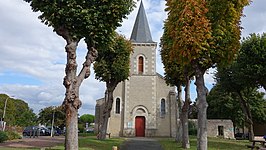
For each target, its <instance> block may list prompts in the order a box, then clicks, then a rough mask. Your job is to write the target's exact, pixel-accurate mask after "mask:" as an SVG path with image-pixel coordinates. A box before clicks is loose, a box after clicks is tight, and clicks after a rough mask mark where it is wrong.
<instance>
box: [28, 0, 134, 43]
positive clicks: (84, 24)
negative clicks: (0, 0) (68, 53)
mask: <svg viewBox="0 0 266 150" xmlns="http://www.w3.org/2000/svg"><path fill="white" fill-rule="evenodd" d="M24 1H26V2H28V3H30V5H31V7H32V10H33V11H34V12H40V13H41V15H40V16H39V19H41V21H42V22H43V23H44V24H46V25H48V26H52V27H53V28H54V30H55V31H56V32H57V34H59V35H60V36H62V37H63V38H65V39H66V37H65V36H64V35H62V34H61V32H62V30H64V32H65V33H66V32H67V34H68V35H69V36H70V37H72V39H76V40H77V41H79V40H80V39H81V38H83V37H86V39H85V40H86V42H87V44H88V45H90V46H94V44H97V45H102V44H103V45H104V44H106V41H109V40H110V38H111V36H110V35H111V34H112V33H113V31H114V30H115V29H116V27H118V26H120V23H121V22H122V19H123V18H125V17H126V15H127V14H129V13H130V12H131V11H132V9H133V6H134V1H133V0H85V1H77V0H59V1H49V0H42V1H39V0H24ZM65 33H64V34H65ZM91 43H93V45H91Z"/></svg>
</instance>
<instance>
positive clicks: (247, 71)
mask: <svg viewBox="0 0 266 150" xmlns="http://www.w3.org/2000/svg"><path fill="white" fill-rule="evenodd" d="M237 64H238V65H239V68H240V69H239V71H240V72H242V74H241V76H242V77H241V79H242V80H244V81H245V83H247V84H249V85H251V86H252V85H253V86H262V87H263V88H264V89H265V90H266V33H263V34H262V35H259V34H258V35H256V34H251V35H250V36H248V37H247V38H245V39H244V40H242V43H241V49H240V54H239V56H238V58H237Z"/></svg>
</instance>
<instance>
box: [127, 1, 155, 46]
mask: <svg viewBox="0 0 266 150" xmlns="http://www.w3.org/2000/svg"><path fill="white" fill-rule="evenodd" d="M130 40H131V41H132V42H134V43H154V42H153V41H152V37H151V31H150V28H149V23H148V20H147V17H146V13H145V9H144V6H143V3H142V1H141V2H140V7H139V11H138V14H137V17H136V20H135V24H134V27H133V31H132V33H131V37H130Z"/></svg>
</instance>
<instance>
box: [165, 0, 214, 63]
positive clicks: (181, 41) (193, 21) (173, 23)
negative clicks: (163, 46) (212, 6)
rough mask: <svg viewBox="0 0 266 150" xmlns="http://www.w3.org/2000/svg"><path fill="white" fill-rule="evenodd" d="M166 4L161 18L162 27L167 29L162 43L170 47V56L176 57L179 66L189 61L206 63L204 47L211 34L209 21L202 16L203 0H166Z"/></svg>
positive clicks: (207, 47) (207, 43)
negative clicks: (165, 17)
mask: <svg viewBox="0 0 266 150" xmlns="http://www.w3.org/2000/svg"><path fill="white" fill-rule="evenodd" d="M166 5H167V8H166V10H167V11H168V12H169V14H168V19H167V20H166V22H165V30H166V31H167V32H168V33H167V34H166V37H165V39H166V40H165V41H164V43H167V44H168V45H169V46H167V48H169V49H170V51H169V53H168V55H169V56H170V60H171V61H177V62H178V64H181V66H182V65H189V64H192V63H194V64H195V63H199V64H201V66H206V65H209V64H208V62H209V59H210V58H209V57H210V56H209V55H210V54H209V51H208V49H209V48H210V44H209V41H210V40H211V39H212V37H211V28H210V23H209V20H208V19H207V17H206V13H207V8H206V7H205V6H206V2H205V1H200V0H181V1H167V3H166Z"/></svg>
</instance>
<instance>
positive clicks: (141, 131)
mask: <svg viewBox="0 0 266 150" xmlns="http://www.w3.org/2000/svg"><path fill="white" fill-rule="evenodd" d="M135 131H136V137H144V136H145V117H144V116H137V117H136V118H135Z"/></svg>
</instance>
